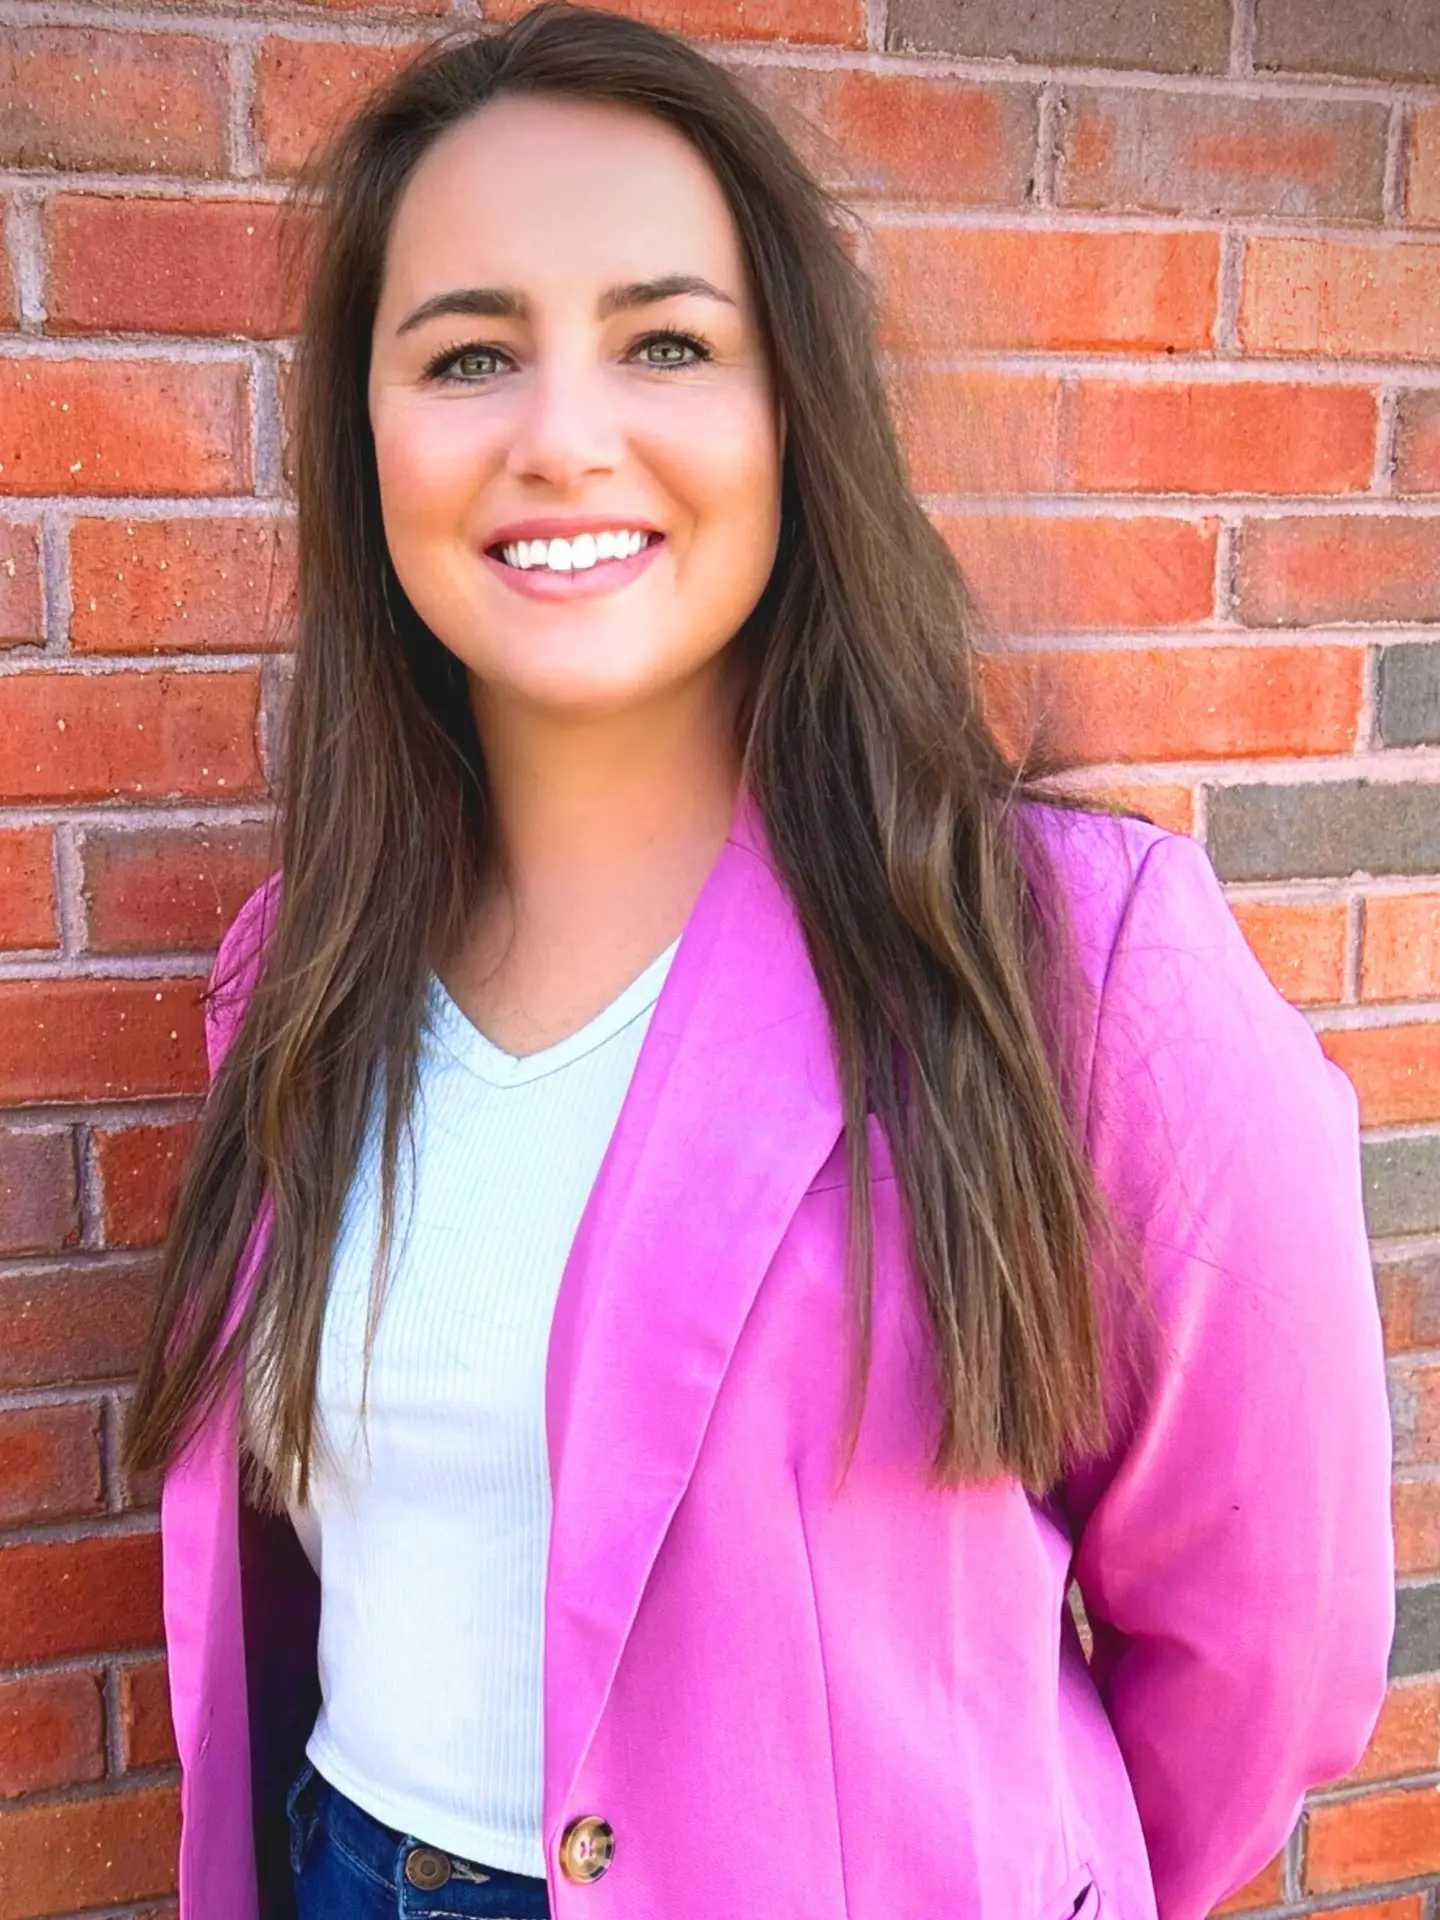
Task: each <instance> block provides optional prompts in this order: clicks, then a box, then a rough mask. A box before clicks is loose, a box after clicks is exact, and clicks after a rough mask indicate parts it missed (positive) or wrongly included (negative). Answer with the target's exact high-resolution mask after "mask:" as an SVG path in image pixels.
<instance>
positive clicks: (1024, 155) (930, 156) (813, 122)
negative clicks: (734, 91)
mask: <svg viewBox="0 0 1440 1920" xmlns="http://www.w3.org/2000/svg"><path fill="white" fill-rule="evenodd" d="M735 74H736V78H737V79H739V80H740V81H741V82H742V84H743V85H744V87H745V90H746V91H747V92H748V93H749V94H751V95H752V97H754V98H755V99H757V100H758V101H759V102H760V104H761V106H763V107H764V108H765V110H766V112H767V113H769V114H770V116H771V118H772V119H774V120H775V121H776V122H777V124H778V125H779V127H780V128H781V131H782V132H783V133H784V134H785V135H786V136H787V138H788V139H789V140H790V141H791V143H792V145H793V146H795V148H796V149H797V150H798V152H799V153H800V156H801V158H802V159H803V160H804V161H805V162H806V164H807V165H808V166H809V167H810V168H811V169H812V170H813V171H814V172H815V173H816V174H817V175H818V176H819V177H820V179H821V180H823V181H824V182H825V184H826V185H827V186H829V187H831V188H833V189H835V190H836V191H838V192H843V193H849V194H891V195H897V196H900V197H902V198H905V199H915V200H936V201H947V202H950V203H952V204H955V205H964V206H1006V207H1016V206H1023V205H1024V204H1025V200H1026V195H1027V191H1028V189H1029V186H1030V179H1031V171H1032V168H1033V164H1034V157H1035V127H1036V118H1037V114H1038V100H1039V95H1038V93H1037V91H1036V90H1035V89H1034V88H1033V87H985V86H977V85H975V84H974V83H973V82H970V81H965V80H951V79H944V78H941V79H929V78H924V77H922V76H920V75H918V74H907V73H896V72H891V73H867V72H864V71H861V70H857V69H855V68H843V67H839V68H830V69H824V68H818V69H817V68H813V67H810V68H806V67H739V68H737V69H735Z"/></svg>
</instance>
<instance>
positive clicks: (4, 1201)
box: [0, 1127, 80, 1253]
mask: <svg viewBox="0 0 1440 1920" xmlns="http://www.w3.org/2000/svg"><path fill="white" fill-rule="evenodd" d="M79 1238H80V1203H79V1194H78V1189H77V1184H76V1170H75V1141H74V1136H73V1134H72V1133H71V1130H70V1129H69V1128H68V1127H0V1250H3V1251H4V1252H6V1253H58V1252H59V1251H60V1249H61V1248H62V1247H68V1246H73V1245H74V1244H75V1242H76V1241H77V1240H78V1239H79Z"/></svg>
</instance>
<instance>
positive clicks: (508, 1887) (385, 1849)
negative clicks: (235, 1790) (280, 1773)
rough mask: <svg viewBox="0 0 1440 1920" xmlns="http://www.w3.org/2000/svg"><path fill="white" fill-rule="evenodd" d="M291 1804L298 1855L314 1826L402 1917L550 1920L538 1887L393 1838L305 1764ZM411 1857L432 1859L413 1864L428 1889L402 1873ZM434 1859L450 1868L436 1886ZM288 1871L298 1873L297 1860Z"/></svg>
mask: <svg viewBox="0 0 1440 1920" xmlns="http://www.w3.org/2000/svg"><path fill="white" fill-rule="evenodd" d="M289 1803H290V1825H291V1837H292V1846H293V1847H294V1848H295V1850H296V1853H297V1854H301V1855H303V1853H304V1852H305V1850H306V1845H307V1842H308V1837H309V1832H310V1831H312V1830H313V1828H314V1827H315V1826H317V1825H318V1826H320V1827H323V1828H324V1830H325V1832H326V1833H327V1834H328V1835H329V1837H330V1839H331V1840H332V1842H333V1843H334V1844H335V1846H337V1847H338V1848H339V1849H340V1850H341V1852H342V1853H345V1854H347V1855H348V1856H349V1857H350V1859H351V1860H352V1861H353V1862H354V1863H355V1864H356V1865H357V1866H359V1867H361V1868H363V1869H364V1870H365V1871H366V1872H367V1873H369V1874H370V1875H372V1876H373V1877H374V1879H376V1880H378V1881H380V1882H381V1883H382V1884H383V1885H385V1886H387V1887H393V1888H394V1890H395V1894H396V1898H397V1911H398V1912H399V1913H401V1914H417V1915H418V1914H421V1913H424V1914H427V1915H451V1914H453V1915H456V1916H474V1920H502V1917H503V1920H549V1913H550V1903H549V1896H548V1894H547V1891H546V1886H545V1882H544V1881H543V1880H537V1879H533V1878H532V1877H531V1876H530V1875H528V1874H524V1873H508V1872H506V1870H505V1869H504V1868H503V1867H490V1866H486V1865H485V1864H484V1863H483V1862H478V1861H469V1860H465V1859H464V1858H463V1857H462V1856H461V1855H459V1854H451V1853H449V1852H448V1851H447V1850H446V1849H445V1848H443V1847H435V1846H432V1845H431V1843H430V1842H428V1841H426V1840H424V1839H422V1838H420V1837H419V1836H417V1835H415V1834H413V1833H400V1832H398V1831H397V1830H396V1829H395V1828H394V1827H390V1826H387V1825H386V1824H385V1822H384V1821H383V1820H377V1819H376V1818H375V1816H374V1815H373V1814H371V1813H367V1812H366V1811H365V1809H364V1808H363V1807H360V1806H357V1805H356V1803H355V1802H354V1801H353V1800H351V1799H350V1798H349V1796H348V1795H346V1794H344V1793H342V1792H341V1791H340V1789H339V1788H338V1787H337V1786H335V1784H334V1783H333V1782H332V1781H330V1780H327V1779H326V1778H325V1776H324V1775H323V1774H322V1773H320V1772H319V1771H318V1770H317V1769H316V1767H315V1765H314V1763H313V1762H312V1761H308V1760H307V1761H306V1763H305V1767H304V1769H303V1771H302V1772H301V1774H300V1776H299V1777H298V1778H297V1780H296V1781H295V1783H294V1786H293V1787H292V1788H291V1790H290V1796H289ZM416 1850H420V1851H422V1852H423V1853H424V1854H426V1855H428V1856H432V1857H431V1858H428V1859H426V1860H424V1861H422V1862H420V1863H418V1867H419V1871H420V1872H421V1874H422V1875H423V1878H424V1880H425V1882H426V1884H424V1885H420V1886H417V1885H415V1884H414V1882H413V1880H412V1879H410V1878H407V1876H406V1872H405V1866H406V1861H407V1859H409V1857H410V1855H411V1854H412V1853H413V1852H415V1851H416ZM436 1855H438V1856H439V1858H440V1860H442V1861H446V1862H449V1863H450V1868H451V1874H450V1877H449V1878H448V1879H446V1880H445V1881H443V1883H442V1884H441V1885H439V1886H436V1885H434V1879H433V1876H434V1872H435V1860H434V1858H433V1856H436ZM292 1864H294V1865H297V1866H298V1865H299V1861H298V1860H294V1861H292ZM482 1876H483V1877H482Z"/></svg>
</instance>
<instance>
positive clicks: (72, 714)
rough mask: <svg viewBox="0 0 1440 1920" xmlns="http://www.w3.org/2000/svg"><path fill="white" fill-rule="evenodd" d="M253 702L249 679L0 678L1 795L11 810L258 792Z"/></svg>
mask: <svg viewBox="0 0 1440 1920" xmlns="http://www.w3.org/2000/svg"><path fill="white" fill-rule="evenodd" d="M259 696H260V678H259V675H258V674H255V673H251V672H236V673H166V672H159V673H155V672H136V673H121V672H116V673H23V674H12V675H10V676H9V677H8V678H6V679H4V680H0V765H3V766H4V769H5V774H4V782H5V785H4V791H5V793H6V796H7V797H8V798H9V799H11V800H13V801H18V802H21V803H24V802H27V801H46V800H51V801H80V800H120V799H126V800H131V799H144V800H146V801H154V800H158V799H166V798H174V799H179V798H184V797H193V798H197V799H199V798H204V799H224V800H233V799H240V798H243V797H244V796H245V795H247V794H252V793H258V792H260V791H261V790H262V788H263V781H262V778H261V773H260V764H259V760H258V757H257V743H256V739H255V720H256V712H257V707H258V702H259Z"/></svg>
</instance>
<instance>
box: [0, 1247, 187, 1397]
mask: <svg viewBox="0 0 1440 1920" xmlns="http://www.w3.org/2000/svg"><path fill="white" fill-rule="evenodd" d="M155 1283H156V1266H155V1263H154V1261H146V1262H138V1261H136V1260H134V1259H131V1260H126V1261H120V1260H114V1261H109V1260H106V1261H87V1262H86V1263H85V1264H83V1265H80V1266H74V1267H59V1268H54V1267H51V1268H44V1267H28V1268H25V1269H23V1270H22V1271H20V1272H15V1273H8V1274H3V1273H0V1387H22V1388H24V1387H54V1386H71V1385H73V1384H75V1383H77V1382H80V1381H87V1380H118V1379H123V1378H124V1377H125V1376H126V1375H127V1374H132V1373H134V1372H135V1371H136V1370H137V1369H138V1367H139V1365H140V1358H141V1355H142V1353H143V1351H144V1346H145V1339H146V1335H147V1333H148V1331H149V1326H150V1316H151V1314H152V1312H153V1310H154V1305H155Z"/></svg>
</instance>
